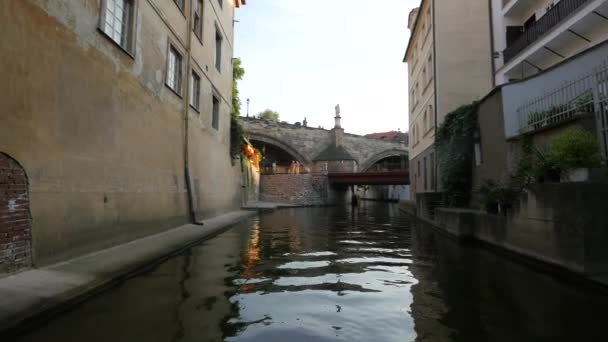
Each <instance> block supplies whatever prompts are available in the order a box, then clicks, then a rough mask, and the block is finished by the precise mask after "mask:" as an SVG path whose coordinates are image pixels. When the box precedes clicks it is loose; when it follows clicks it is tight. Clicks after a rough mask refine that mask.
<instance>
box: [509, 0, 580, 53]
mask: <svg viewBox="0 0 608 342" xmlns="http://www.w3.org/2000/svg"><path fill="white" fill-rule="evenodd" d="M587 2H589V0H561V1H560V2H558V3H557V4H556V5H555V6H553V7H552V8H551V9H549V10H548V11H547V13H545V15H543V16H542V17H540V19H538V20H537V21H536V22H535V23H534V24H532V25H531V26H530V27H529V28H527V29H526V30H525V31H524V32H523V33H522V35H521V36H520V37H519V38H517V39H516V40H515V41H514V42H513V43H512V44H510V45H509V46H507V48H506V49H505V50H504V52H503V56H504V60H505V63H508V62H509V61H510V60H512V59H513V58H514V57H515V56H517V55H518V54H519V53H520V52H522V51H523V50H524V49H525V48H527V47H528V46H530V45H531V44H532V43H534V42H535V41H537V40H538V39H539V38H540V37H542V36H543V35H545V33H547V32H549V31H550V30H551V29H552V28H553V27H555V26H556V25H557V24H559V23H560V22H561V21H562V20H564V19H566V18H567V17H569V16H570V15H571V14H572V13H574V12H575V11H576V10H577V9H578V8H579V7H581V6H582V5H584V4H585V3H587Z"/></svg>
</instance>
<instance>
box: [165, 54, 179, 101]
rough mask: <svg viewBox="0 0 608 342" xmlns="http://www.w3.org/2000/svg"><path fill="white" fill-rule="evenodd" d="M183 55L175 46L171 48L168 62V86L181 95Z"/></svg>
mask: <svg viewBox="0 0 608 342" xmlns="http://www.w3.org/2000/svg"><path fill="white" fill-rule="evenodd" d="M181 84H182V55H181V54H180V53H179V52H178V51H177V49H175V48H174V47H173V46H169V58H168V61H167V86H168V87H169V88H171V89H172V90H173V91H174V92H176V93H178V94H180V93H181Z"/></svg>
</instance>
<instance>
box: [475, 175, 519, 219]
mask: <svg viewBox="0 0 608 342" xmlns="http://www.w3.org/2000/svg"><path fill="white" fill-rule="evenodd" d="M477 192H478V193H479V194H480V195H481V200H482V203H483V205H484V208H485V210H486V211H488V212H489V213H497V212H498V206H499V205H500V207H502V209H503V210H504V211H506V210H507V208H510V207H511V206H512V204H513V203H514V202H515V200H516V199H517V196H518V195H519V194H520V193H521V189H519V188H518V187H517V186H515V185H514V184H510V183H509V184H503V183H501V182H498V181H495V180H493V179H485V180H484V181H483V182H482V184H481V186H480V187H479V189H478V190H477ZM503 213H506V212H503Z"/></svg>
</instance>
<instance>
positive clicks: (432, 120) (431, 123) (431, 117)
mask: <svg viewBox="0 0 608 342" xmlns="http://www.w3.org/2000/svg"><path fill="white" fill-rule="evenodd" d="M434 127H435V112H434V111H433V105H429V129H431V128H434Z"/></svg>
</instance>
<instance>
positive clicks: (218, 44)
mask: <svg viewBox="0 0 608 342" xmlns="http://www.w3.org/2000/svg"><path fill="white" fill-rule="evenodd" d="M223 40H224V38H222V34H221V33H220V31H219V29H218V28H217V27H216V28H215V68H216V69H217V71H222V41H223Z"/></svg>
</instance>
